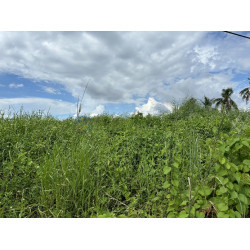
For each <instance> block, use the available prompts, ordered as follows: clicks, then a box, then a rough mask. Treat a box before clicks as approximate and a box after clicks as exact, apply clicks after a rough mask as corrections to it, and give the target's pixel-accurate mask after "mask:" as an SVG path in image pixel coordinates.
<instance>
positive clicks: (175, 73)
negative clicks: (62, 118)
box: [0, 32, 250, 112]
mask: <svg viewBox="0 0 250 250" xmlns="http://www.w3.org/2000/svg"><path fill="white" fill-rule="evenodd" d="M0 47H1V48H2V49H1V51H0V58H1V60H0V72H3V73H12V74H16V75H18V76H22V77H25V78H30V79H32V80H37V81H38V80H40V81H48V82H54V83H59V84H61V85H62V87H64V89H65V90H66V91H68V92H69V93H71V94H72V95H73V96H74V97H76V98H77V97H78V96H81V94H82V92H83V90H84V86H85V84H86V82H87V81H89V87H88V89H87V92H86V95H85V100H86V105H87V107H86V110H87V111H88V112H89V111H91V110H93V109H94V107H96V106H98V105H105V104H106V103H134V104H136V105H137V106H138V105H142V103H143V100H144V99H145V97H146V96H152V97H155V98H157V99H159V100H164V101H166V102H168V103H169V102H171V101H172V99H173V98H177V99H178V98H183V97H185V96H186V95H187V94H189V95H194V96H195V97H197V98H202V97H203V96H204V93H207V95H209V96H210V97H215V96H217V95H218V94H220V92H221V89H222V88H224V87H230V86H234V87H235V86H237V85H238V84H239V83H238V82H236V81H235V80H233V79H234V76H235V74H236V72H241V73H247V72H249V69H250V60H248V58H249V57H250V43H249V41H248V40H247V39H240V38H239V37H234V36H231V35H226V34H224V33H222V32H215V33H214V32H0ZM211 71H214V72H220V73H219V74H215V75H214V78H213V79H212V76H209V75H208V72H211ZM232 72H233V73H232ZM44 90H45V89H44ZM45 91H46V90H45ZM47 92H49V93H55V90H53V89H52V88H47Z"/></svg>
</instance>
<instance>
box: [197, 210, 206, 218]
mask: <svg viewBox="0 0 250 250" xmlns="http://www.w3.org/2000/svg"><path fill="white" fill-rule="evenodd" d="M196 217H197V218H205V214H204V213H202V212H198V211H196Z"/></svg>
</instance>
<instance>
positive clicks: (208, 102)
mask: <svg viewBox="0 0 250 250" xmlns="http://www.w3.org/2000/svg"><path fill="white" fill-rule="evenodd" d="M201 102H202V104H203V105H204V108H205V109H211V107H212V105H213V103H214V98H213V99H209V98H208V97H206V96H204V101H203V100H201Z"/></svg>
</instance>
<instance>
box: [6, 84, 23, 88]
mask: <svg viewBox="0 0 250 250" xmlns="http://www.w3.org/2000/svg"><path fill="white" fill-rule="evenodd" d="M23 86H24V85H23V84H22V83H20V84H17V83H10V84H9V88H11V89H12V88H14V89H17V88H22V87H23Z"/></svg>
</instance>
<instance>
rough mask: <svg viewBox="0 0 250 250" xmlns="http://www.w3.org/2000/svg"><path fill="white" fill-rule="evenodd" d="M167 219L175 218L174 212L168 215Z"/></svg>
mask: <svg viewBox="0 0 250 250" xmlns="http://www.w3.org/2000/svg"><path fill="white" fill-rule="evenodd" d="M167 218H176V216H175V213H174V212H171V213H169V214H168V216H167Z"/></svg>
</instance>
